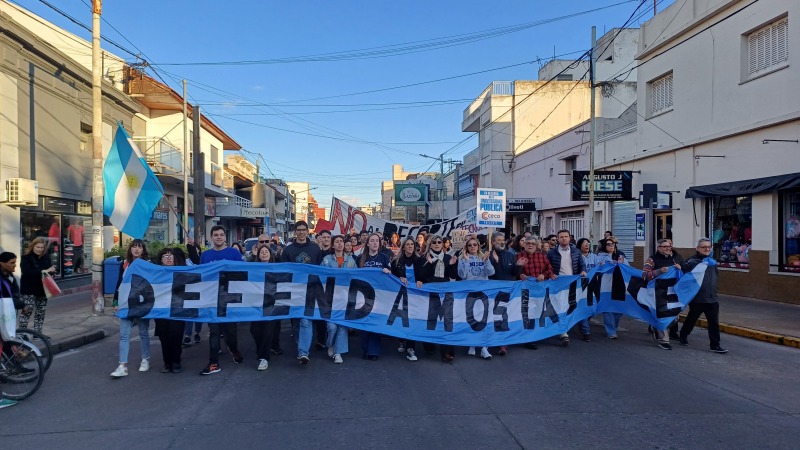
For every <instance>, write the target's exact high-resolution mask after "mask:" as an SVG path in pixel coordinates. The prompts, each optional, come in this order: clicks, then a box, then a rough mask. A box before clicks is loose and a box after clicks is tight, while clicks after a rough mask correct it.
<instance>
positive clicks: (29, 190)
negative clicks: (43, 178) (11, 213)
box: [4, 178, 39, 206]
mask: <svg viewBox="0 0 800 450" xmlns="http://www.w3.org/2000/svg"><path fill="white" fill-rule="evenodd" d="M4 203H6V204H8V205H14V206H34V205H38V204H39V182H38V181H36V180H28V179H26V178H9V179H8V180H6V198H5V202H4Z"/></svg>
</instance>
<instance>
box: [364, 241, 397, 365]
mask: <svg viewBox="0 0 800 450" xmlns="http://www.w3.org/2000/svg"><path fill="white" fill-rule="evenodd" d="M382 240H383V235H381V234H380V233H372V234H370V235H369V237H368V238H367V244H366V247H365V248H364V250H363V251H362V252H361V257H360V258H359V261H358V267H360V268H364V267H373V268H380V269H382V270H383V273H389V272H390V269H391V261H390V260H389V257H388V256H387V255H386V253H384V252H382V251H381V241H382ZM361 348H362V350H364V356H363V358H364V359H368V360H370V361H377V360H378V358H380V356H381V335H380V334H378V333H372V332H369V331H362V332H361Z"/></svg>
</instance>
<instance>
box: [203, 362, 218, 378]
mask: <svg viewBox="0 0 800 450" xmlns="http://www.w3.org/2000/svg"><path fill="white" fill-rule="evenodd" d="M220 370H222V369H220V368H219V364H217V363H209V365H207V366H206V368H205V369H203V370H201V371H200V375H211V374H212V373H217V372H219V371H220Z"/></svg>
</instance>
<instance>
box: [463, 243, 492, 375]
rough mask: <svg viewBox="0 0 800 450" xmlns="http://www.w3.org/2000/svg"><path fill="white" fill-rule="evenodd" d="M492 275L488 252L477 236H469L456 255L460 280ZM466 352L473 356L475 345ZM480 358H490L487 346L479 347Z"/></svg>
mask: <svg viewBox="0 0 800 450" xmlns="http://www.w3.org/2000/svg"><path fill="white" fill-rule="evenodd" d="M492 275H494V266H493V265H492V263H491V262H489V254H488V253H483V250H481V244H480V241H479V240H478V238H475V237H471V238H469V239H467V242H466V243H465V244H464V251H463V252H461V256H459V257H458V276H459V278H461V279H462V280H467V281H468V280H488V279H489V277H490V276H492ZM467 354H468V355H471V356H475V347H470V348H469V350H467ZM481 358H483V359H491V358H492V354H491V353H489V347H481Z"/></svg>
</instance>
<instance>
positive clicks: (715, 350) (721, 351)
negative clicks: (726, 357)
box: [711, 345, 728, 353]
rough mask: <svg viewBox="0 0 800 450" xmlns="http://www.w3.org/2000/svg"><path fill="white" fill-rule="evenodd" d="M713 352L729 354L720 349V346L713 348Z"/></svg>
mask: <svg viewBox="0 0 800 450" xmlns="http://www.w3.org/2000/svg"><path fill="white" fill-rule="evenodd" d="M711 351H712V352H714V353H728V351H727V350H725V349H724V348H722V347H720V346H719V345H718V346H716V347H714V348H712V349H711Z"/></svg>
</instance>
